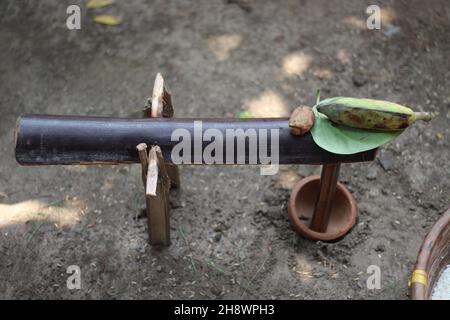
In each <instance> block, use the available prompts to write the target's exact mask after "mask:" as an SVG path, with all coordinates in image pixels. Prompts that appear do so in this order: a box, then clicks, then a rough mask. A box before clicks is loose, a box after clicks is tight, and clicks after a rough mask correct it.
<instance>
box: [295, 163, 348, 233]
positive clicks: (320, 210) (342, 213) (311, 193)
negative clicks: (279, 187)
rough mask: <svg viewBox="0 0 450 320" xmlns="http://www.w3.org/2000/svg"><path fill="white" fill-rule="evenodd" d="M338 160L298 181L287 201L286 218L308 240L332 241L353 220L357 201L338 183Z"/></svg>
mask: <svg viewBox="0 0 450 320" xmlns="http://www.w3.org/2000/svg"><path fill="white" fill-rule="evenodd" d="M339 169H340V163H337V164H325V165H323V166H322V174H321V176H310V177H307V178H304V179H302V180H300V181H299V182H298V183H297V185H296V186H295V187H294V189H293V190H292V193H291V198H290V200H289V206H288V214H289V220H290V221H291V223H292V224H293V226H294V228H295V230H296V231H297V232H298V233H300V234H301V235H303V236H304V237H306V238H308V239H311V240H321V241H333V240H337V239H339V238H341V237H342V236H344V235H345V234H346V233H347V232H348V231H349V230H350V229H351V228H352V227H353V226H354V225H355V222H356V202H355V200H354V199H353V197H352V195H351V194H350V192H349V191H348V190H347V188H346V187H345V186H344V185H342V184H340V183H339V182H338V177H339Z"/></svg>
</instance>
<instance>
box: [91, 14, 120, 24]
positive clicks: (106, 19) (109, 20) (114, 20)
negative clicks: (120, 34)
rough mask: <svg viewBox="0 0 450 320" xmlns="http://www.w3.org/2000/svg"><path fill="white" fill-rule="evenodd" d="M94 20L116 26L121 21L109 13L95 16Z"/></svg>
mask: <svg viewBox="0 0 450 320" xmlns="http://www.w3.org/2000/svg"><path fill="white" fill-rule="evenodd" d="M94 21H95V22H97V23H101V24H106V25H108V26H115V25H118V24H119V23H120V22H121V20H120V19H119V18H117V17H114V16H109V15H101V16H96V17H94Z"/></svg>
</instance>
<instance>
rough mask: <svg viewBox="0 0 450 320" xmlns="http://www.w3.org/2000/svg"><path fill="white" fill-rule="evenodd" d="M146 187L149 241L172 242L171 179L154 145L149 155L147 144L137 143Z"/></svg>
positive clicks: (158, 149) (153, 243)
mask: <svg viewBox="0 0 450 320" xmlns="http://www.w3.org/2000/svg"><path fill="white" fill-rule="evenodd" d="M136 148H137V150H138V153H139V159H140V160H141V167H142V181H143V183H144V188H145V200H146V201H145V202H146V206H147V218H148V219H147V222H148V234H149V241H150V243H151V244H152V245H163V246H168V245H169V244H170V215H169V189H170V179H169V176H168V175H167V170H166V167H165V164H164V159H163V157H162V154H161V148H160V147H158V146H153V147H152V148H151V149H150V151H149V153H148V155H147V145H146V144H145V143H140V144H139V145H137V147H136Z"/></svg>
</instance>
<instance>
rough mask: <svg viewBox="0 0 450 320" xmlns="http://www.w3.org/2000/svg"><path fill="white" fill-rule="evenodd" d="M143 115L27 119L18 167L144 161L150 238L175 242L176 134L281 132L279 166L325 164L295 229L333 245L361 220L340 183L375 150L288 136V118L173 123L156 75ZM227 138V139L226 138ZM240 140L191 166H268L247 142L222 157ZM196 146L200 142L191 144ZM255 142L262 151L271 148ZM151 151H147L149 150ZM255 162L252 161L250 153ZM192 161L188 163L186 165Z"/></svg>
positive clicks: (305, 185)
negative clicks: (346, 149)
mask: <svg viewBox="0 0 450 320" xmlns="http://www.w3.org/2000/svg"><path fill="white" fill-rule="evenodd" d="M143 114H144V117H143V118H110V117H84V116H54V115H22V116H21V117H20V118H19V120H18V122H17V128H16V134H15V154H16V159H17V161H18V162H19V163H20V164H21V165H80V164H82V165H89V164H121V163H140V164H141V167H142V181H143V184H144V189H145V196H146V206H147V217H148V233H149V241H150V243H151V244H152V245H163V246H167V245H169V244H170V219H169V201H168V200H169V189H170V188H171V187H179V186H180V177H179V171H178V167H177V165H176V164H174V163H173V161H172V160H173V159H172V149H173V148H174V147H175V145H176V144H177V143H178V142H177V141H172V139H171V135H172V133H173V132H174V131H175V130H177V129H182V130H184V132H187V133H189V134H190V135H192V136H194V135H195V134H196V130H197V128H196V126H195V123H196V122H199V121H201V123H202V129H201V130H202V132H206V131H207V130H215V131H214V132H216V133H221V134H223V136H225V137H227V135H226V132H227V130H231V129H233V130H241V132H247V131H248V130H250V129H254V130H265V131H266V132H270V131H271V130H277V134H278V135H279V137H278V138H279V147H278V149H279V150H278V152H279V156H278V163H279V164H321V165H322V173H321V176H310V177H307V178H304V179H302V180H300V181H299V182H298V183H297V185H296V186H295V187H294V190H293V191H292V194H291V198H290V201H289V206H288V209H289V210H288V211H289V219H290V221H291V223H292V224H293V226H294V228H295V230H296V231H297V232H299V233H300V234H302V235H303V236H305V237H306V238H309V239H312V240H322V241H332V240H336V239H339V238H341V237H342V236H344V235H345V234H346V233H347V232H348V231H349V230H350V229H351V228H352V227H353V226H354V224H355V222H356V202H355V200H354V199H353V197H352V195H351V194H350V192H349V191H348V190H347V188H346V187H345V186H344V185H342V184H340V183H339V182H338V176H339V168H340V164H341V163H349V162H363V161H372V160H373V159H374V158H375V155H376V151H377V149H372V150H369V151H365V152H360V153H356V154H351V155H338V154H334V153H330V152H328V151H326V150H324V149H322V148H320V147H319V146H318V145H316V143H315V142H314V140H313V139H312V136H311V134H310V133H307V134H305V135H302V136H296V135H293V134H291V132H290V130H289V125H288V121H289V119H288V118H259V119H258V118H251V119H185V118H182V119H177V118H173V114H174V111H173V105H172V98H171V94H170V93H169V91H168V90H167V88H166V86H165V84H164V79H163V77H162V76H161V74H159V73H158V74H157V75H156V79H155V83H154V87H153V94H152V98H151V99H150V98H149V99H148V101H147V105H146V107H145V109H144V111H143ZM225 140H226V139H225ZM236 141H237V139H236V137H231V138H228V141H225V142H224V143H223V144H222V147H223V149H224V150H223V153H222V154H223V155H224V156H223V157H224V158H223V159H220V160H222V161H216V162H215V163H211V162H209V161H205V160H204V159H196V156H195V154H194V150H195V148H200V152H203V151H204V150H205V148H207V147H208V143H207V142H204V141H203V142H202V143H201V144H200V145H197V146H195V145H194V146H193V147H192V148H190V150H191V154H188V155H184V156H187V157H188V158H189V159H193V161H192V162H191V163H194V164H205V165H208V164H243V165H245V164H262V165H265V164H267V163H266V161H265V160H264V159H263V157H262V156H261V154H260V152H259V153H258V152H257V153H256V154H250V153H249V152H250V151H252V150H255V149H252V148H251V146H250V143H245V140H244V143H243V144H242V145H241V146H242V147H243V148H244V151H245V153H244V154H245V155H246V156H245V158H239V157H238V156H234V157H233V158H232V159H229V158H227V159H225V154H227V153H226V150H225V148H226V146H227V145H228V144H229V143H230V142H231V143H232V145H233V148H235V144H234V142H236ZM194 143H195V142H194ZM270 143H271V142H270V139H269V142H265V143H264V145H262V142H261V140H260V139H259V140H257V146H256V147H257V150H260V149H262V148H270ZM148 146H150V149H149V150H148ZM252 155H253V156H254V157H255V163H251V162H250V157H251V156H252ZM188 163H189V162H188Z"/></svg>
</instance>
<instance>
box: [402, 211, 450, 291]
mask: <svg viewBox="0 0 450 320" xmlns="http://www.w3.org/2000/svg"><path fill="white" fill-rule="evenodd" d="M447 228H450V208H448V209H447V211H445V212H444V213H443V214H442V216H441V217H440V218H439V219H438V220H437V221H436V222H435V224H434V225H433V227H432V228H431V229H430V231H429V232H428V233H427V235H426V236H425V238H424V240H423V242H422V245H421V246H420V249H419V253H418V255H417V260H416V263H415V265H414V270H425V272H426V274H427V277H428V278H432V277H434V276H435V275H434V274H433V275H430V274H429V272H430V267H431V265H432V263H433V261H431V258H432V255H433V252H434V250H435V249H437V248H438V247H439V246H440V245H442V241H445V240H447V241H449V240H450V239H449V238H446V239H439V237H441V236H442V235H443V233H444V232H445V231H446V230H447ZM439 240H441V241H439ZM449 259H450V255H447V261H449ZM430 280H431V281H427V284H426V285H423V284H421V283H412V284H411V299H412V300H427V299H429V298H430V297H429V293H430V292H429V291H430V290H429V289H430V285H432V284H433V282H434V280H435V279H433V278H432V279H430Z"/></svg>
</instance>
